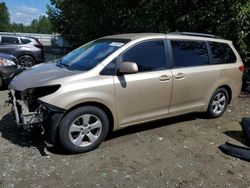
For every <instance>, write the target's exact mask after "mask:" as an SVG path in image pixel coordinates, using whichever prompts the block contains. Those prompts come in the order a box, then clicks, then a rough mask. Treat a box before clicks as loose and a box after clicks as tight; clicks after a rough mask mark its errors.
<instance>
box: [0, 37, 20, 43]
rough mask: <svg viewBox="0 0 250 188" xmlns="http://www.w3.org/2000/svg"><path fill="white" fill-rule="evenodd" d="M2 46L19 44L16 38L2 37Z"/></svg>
mask: <svg viewBox="0 0 250 188" xmlns="http://www.w3.org/2000/svg"><path fill="white" fill-rule="evenodd" d="M1 42H2V44H19V40H18V38H17V37H2V41H1Z"/></svg>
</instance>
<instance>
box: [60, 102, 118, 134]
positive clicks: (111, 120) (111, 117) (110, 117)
mask: <svg viewBox="0 0 250 188" xmlns="http://www.w3.org/2000/svg"><path fill="white" fill-rule="evenodd" d="M83 106H95V107H98V108H100V109H101V110H103V111H104V112H105V113H106V114H107V116H108V120H109V133H110V132H112V131H113V129H114V115H113V113H112V111H111V110H110V109H109V108H108V107H107V106H106V105H104V104H102V103H100V102H95V101H90V102H83V103H80V104H77V105H75V106H72V107H71V108H70V109H68V110H66V111H65V113H64V116H65V115H66V114H68V113H69V112H71V111H72V110H74V109H76V108H79V107H83ZM64 116H63V117H64Z"/></svg>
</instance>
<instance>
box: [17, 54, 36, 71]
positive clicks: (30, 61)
mask: <svg viewBox="0 0 250 188" xmlns="http://www.w3.org/2000/svg"><path fill="white" fill-rule="evenodd" d="M18 62H19V65H20V66H21V67H23V68H29V67H32V66H33V65H35V59H34V58H33V57H32V56H30V55H22V56H20V57H19V58H18Z"/></svg>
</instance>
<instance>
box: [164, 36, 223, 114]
mask: <svg viewBox="0 0 250 188" xmlns="http://www.w3.org/2000/svg"><path fill="white" fill-rule="evenodd" d="M168 44H169V46H170V48H171V50H172V62H173V69H172V74H173V94H172V100H171V104H170V109H169V113H170V114H182V113H187V112H191V111H195V110H204V108H205V107H206V106H207V103H208V100H209V97H211V96H210V95H211V88H213V87H214V85H215V84H216V83H217V81H218V80H219V79H220V70H218V69H217V67H216V66H211V65H210V61H211V60H210V59H211V58H209V53H208V44H207V42H204V41H191V40H177V39H176V40H175V39H171V40H170V41H168Z"/></svg>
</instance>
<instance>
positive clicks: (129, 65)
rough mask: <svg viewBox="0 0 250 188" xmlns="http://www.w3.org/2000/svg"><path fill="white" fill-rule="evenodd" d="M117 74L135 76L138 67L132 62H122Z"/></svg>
mask: <svg viewBox="0 0 250 188" xmlns="http://www.w3.org/2000/svg"><path fill="white" fill-rule="evenodd" d="M119 72H120V73H122V74H135V73H137V72H138V66H137V64H136V63H134V62H128V61H127V62H123V63H122V64H121V65H120V68H119Z"/></svg>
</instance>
